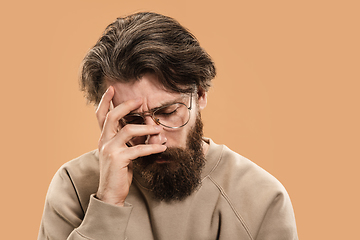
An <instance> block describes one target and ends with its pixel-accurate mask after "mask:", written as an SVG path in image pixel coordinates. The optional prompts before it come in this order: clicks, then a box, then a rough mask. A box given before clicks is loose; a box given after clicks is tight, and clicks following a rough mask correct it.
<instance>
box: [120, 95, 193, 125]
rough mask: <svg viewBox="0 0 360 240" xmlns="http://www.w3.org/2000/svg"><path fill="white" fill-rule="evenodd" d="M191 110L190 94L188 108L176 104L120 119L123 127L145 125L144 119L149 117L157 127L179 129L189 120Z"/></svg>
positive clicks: (184, 105) (179, 103)
mask: <svg viewBox="0 0 360 240" xmlns="http://www.w3.org/2000/svg"><path fill="white" fill-rule="evenodd" d="M191 108H192V93H191V95H190V107H187V106H186V104H184V103H181V102H178V103H172V104H168V105H165V106H161V107H158V108H155V109H153V110H150V111H146V112H142V113H131V114H128V115H126V116H125V117H123V118H122V119H121V121H122V123H123V125H126V124H145V117H147V116H150V117H151V119H152V120H153V121H154V122H155V123H156V124H158V125H161V126H164V127H167V128H172V129H176V128H181V127H183V126H185V125H186V124H187V123H188V122H189V120H190V110H191Z"/></svg>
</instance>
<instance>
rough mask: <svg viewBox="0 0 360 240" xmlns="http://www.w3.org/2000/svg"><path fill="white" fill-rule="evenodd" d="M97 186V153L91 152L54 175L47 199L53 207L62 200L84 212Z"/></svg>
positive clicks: (64, 165)
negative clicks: (75, 205)
mask: <svg viewBox="0 0 360 240" xmlns="http://www.w3.org/2000/svg"><path fill="white" fill-rule="evenodd" d="M98 184H99V160H98V154H97V151H96V150H94V151H91V152H88V153H85V154H83V155H81V156H80V157H77V158H75V159H73V160H71V161H69V162H66V163H65V164H63V165H62V166H61V167H60V168H59V170H58V171H57V172H56V173H55V175H54V177H53V179H52V181H51V183H50V187H49V190H48V194H47V199H48V200H49V201H50V202H51V203H53V204H54V205H57V204H62V202H63V201H62V199H64V200H65V199H67V201H68V200H70V199H71V201H72V202H74V203H75V202H77V204H80V205H81V206H82V208H83V210H86V208H87V205H88V203H89V198H90V195H91V194H93V193H95V192H96V191H97V188H98Z"/></svg>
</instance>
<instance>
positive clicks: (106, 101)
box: [96, 86, 114, 130]
mask: <svg viewBox="0 0 360 240" xmlns="http://www.w3.org/2000/svg"><path fill="white" fill-rule="evenodd" d="M113 97H114V88H113V87H112V86H110V87H109V88H108V89H107V90H106V92H105V93H104V94H103V96H102V97H101V101H100V103H99V106H98V108H97V109H96V118H97V120H98V123H99V127H100V130H102V128H103V125H104V122H105V118H106V114H107V113H108V112H109V109H110V105H111V103H112V101H111V100H112V98H113Z"/></svg>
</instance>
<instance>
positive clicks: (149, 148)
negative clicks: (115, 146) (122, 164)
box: [123, 144, 166, 160]
mask: <svg viewBox="0 0 360 240" xmlns="http://www.w3.org/2000/svg"><path fill="white" fill-rule="evenodd" d="M165 150H166V146H165V145H160V144H142V145H136V146H134V147H131V148H128V149H127V151H126V152H124V153H123V154H124V156H125V157H126V158H127V159H129V160H134V159H136V158H139V157H144V156H148V155H151V154H155V153H161V152H164V151H165Z"/></svg>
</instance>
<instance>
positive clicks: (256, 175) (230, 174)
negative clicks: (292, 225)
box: [208, 145, 293, 236]
mask: <svg viewBox="0 0 360 240" xmlns="http://www.w3.org/2000/svg"><path fill="white" fill-rule="evenodd" d="M218 146H219V145H218ZM219 150H220V148H219ZM208 177H209V179H210V180H211V181H212V182H213V184H214V185H216V187H217V188H218V189H219V192H220V193H221V195H222V199H223V203H225V202H226V206H227V207H223V211H225V210H226V211H228V212H229V211H231V212H232V213H233V214H235V215H236V216H237V218H238V219H239V221H240V222H242V224H243V225H244V227H245V228H246V229H248V231H249V233H251V235H252V236H256V235H257V234H258V233H259V231H260V228H261V226H262V224H264V219H269V222H273V223H275V222H278V223H279V224H280V221H283V220H285V219H287V220H289V219H290V220H291V221H292V219H293V209H292V205H291V202H290V198H289V196H288V194H287V192H286V190H285V188H284V186H283V185H282V184H281V183H280V182H279V181H278V180H277V179H276V178H275V177H274V176H272V175H271V174H270V173H268V172H267V171H265V170H264V169H262V168H261V167H259V166H258V165H257V164H255V163H254V162H252V161H250V160H249V159H247V158H245V157H243V156H241V155H239V154H238V153H236V152H234V151H232V150H230V149H229V148H227V147H226V146H222V147H221V154H220V155H219V156H218V161H217V164H216V167H214V168H213V170H212V172H211V173H210V174H209V175H208ZM223 206H225V205H223ZM273 209H277V210H275V211H274V210H273ZM279 219H280V220H279ZM290 220H289V221H290ZM273 227H274V226H273Z"/></svg>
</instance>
